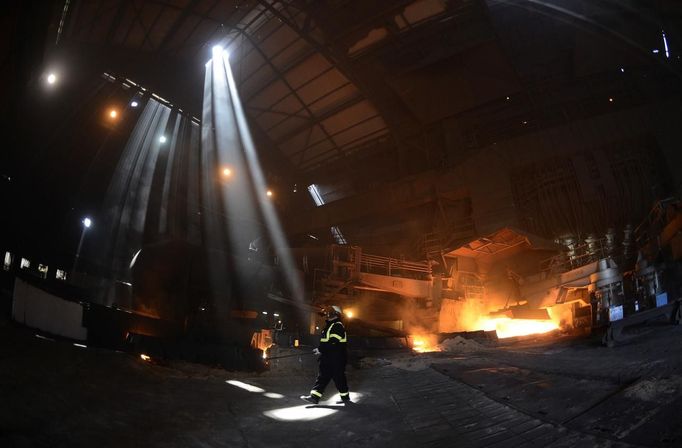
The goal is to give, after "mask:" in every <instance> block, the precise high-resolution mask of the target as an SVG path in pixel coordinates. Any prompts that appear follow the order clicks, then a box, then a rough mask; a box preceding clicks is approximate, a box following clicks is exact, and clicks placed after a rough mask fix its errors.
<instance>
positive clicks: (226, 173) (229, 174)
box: [223, 168, 232, 177]
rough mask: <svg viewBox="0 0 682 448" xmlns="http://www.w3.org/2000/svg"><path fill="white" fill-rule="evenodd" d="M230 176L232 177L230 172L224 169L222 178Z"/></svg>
mask: <svg viewBox="0 0 682 448" xmlns="http://www.w3.org/2000/svg"><path fill="white" fill-rule="evenodd" d="M231 175H232V170H231V169H229V168H225V169H224V170H223V176H225V177H230V176H231Z"/></svg>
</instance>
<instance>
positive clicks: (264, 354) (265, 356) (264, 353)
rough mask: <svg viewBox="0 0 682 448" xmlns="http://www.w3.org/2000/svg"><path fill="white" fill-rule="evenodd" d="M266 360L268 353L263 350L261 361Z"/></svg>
mask: <svg viewBox="0 0 682 448" xmlns="http://www.w3.org/2000/svg"><path fill="white" fill-rule="evenodd" d="M267 358H268V351H267V350H263V359H267Z"/></svg>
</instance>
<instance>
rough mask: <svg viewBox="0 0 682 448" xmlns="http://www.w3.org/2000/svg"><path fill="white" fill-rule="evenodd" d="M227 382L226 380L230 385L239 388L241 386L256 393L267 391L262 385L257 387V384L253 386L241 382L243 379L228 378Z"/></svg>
mask: <svg viewBox="0 0 682 448" xmlns="http://www.w3.org/2000/svg"><path fill="white" fill-rule="evenodd" d="M225 382H226V383H227V384H230V385H232V386H234V387H238V388H240V389H244V390H246V391H248V392H254V393H259V394H262V393H263V392H265V389H261V388H260V387H257V386H252V385H251V384H247V383H244V382H241V381H237V380H227V381H225Z"/></svg>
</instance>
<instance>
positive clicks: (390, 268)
mask: <svg viewBox="0 0 682 448" xmlns="http://www.w3.org/2000/svg"><path fill="white" fill-rule="evenodd" d="M360 270H361V271H364V272H369V273H374V274H383V275H388V276H402V275H405V274H409V273H417V274H427V275H431V264H430V263H425V262H418V261H405V260H399V259H397V258H390V257H382V256H379V255H369V254H362V256H361V258H360Z"/></svg>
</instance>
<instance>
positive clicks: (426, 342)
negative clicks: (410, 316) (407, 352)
mask: <svg viewBox="0 0 682 448" xmlns="http://www.w3.org/2000/svg"><path fill="white" fill-rule="evenodd" d="M410 338H411V339H412V350H414V351H415V352H418V353H426V352H439V351H441V349H440V347H438V337H437V336H436V335H435V334H415V335H411V336H410Z"/></svg>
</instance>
